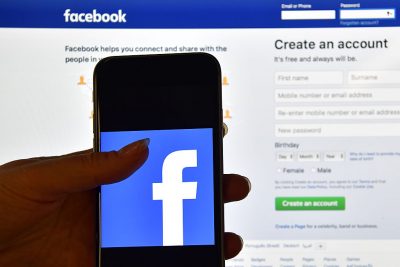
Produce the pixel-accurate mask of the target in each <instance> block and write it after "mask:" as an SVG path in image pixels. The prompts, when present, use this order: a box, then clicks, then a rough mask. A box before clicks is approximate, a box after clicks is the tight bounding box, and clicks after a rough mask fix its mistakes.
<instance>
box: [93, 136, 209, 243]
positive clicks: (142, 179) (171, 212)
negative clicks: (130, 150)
mask: <svg viewBox="0 0 400 267" xmlns="http://www.w3.org/2000/svg"><path fill="white" fill-rule="evenodd" d="M142 138H150V140H151V141H150V146H149V150H150V153H149V158H148V160H147V161H146V163H145V164H144V165H143V166H142V168H140V169H139V170H138V171H137V172H136V173H134V174H133V175H132V176H131V177H129V178H128V179H126V180H124V181H122V182H119V183H116V184H112V185H107V186H102V189H101V205H102V209H101V247H103V248H110V247H138V246H187V245H213V244H214V192H213V188H214V181H213V180H214V179H213V177H214V173H213V146H212V129H184V130H152V131H133V132H102V133H101V150H102V151H111V150H118V149H120V148H121V147H123V146H125V145H126V144H128V143H130V142H133V141H136V140H139V139H142Z"/></svg>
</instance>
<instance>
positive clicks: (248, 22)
mask: <svg viewBox="0 0 400 267" xmlns="http://www.w3.org/2000/svg"><path fill="white" fill-rule="evenodd" d="M399 9H400V1H393V0H379V1H376V0H360V1H348V0H346V1H345V0H343V1H340V0H305V1H304V2H299V1H287V0H246V1H243V0H170V1H165V0H145V1H143V0H142V1H139V0H131V1H126V0H113V1H109V0H92V1H78V0H57V1H53V0H36V1H33V0H3V1H2V3H1V7H0V27H3V28H5V27H18V28H132V29H141V28H169V29H171V28H327V27H395V26H400V22H399V19H398V16H397V15H396V14H397V12H398V11H399Z"/></svg>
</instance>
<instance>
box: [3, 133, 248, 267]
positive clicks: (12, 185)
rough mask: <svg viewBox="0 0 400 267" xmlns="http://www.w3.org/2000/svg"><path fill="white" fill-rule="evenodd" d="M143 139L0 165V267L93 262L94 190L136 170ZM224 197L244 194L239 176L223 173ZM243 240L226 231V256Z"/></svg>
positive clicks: (243, 182)
mask: <svg viewBox="0 0 400 267" xmlns="http://www.w3.org/2000/svg"><path fill="white" fill-rule="evenodd" d="M147 156H148V148H147V142H146V141H145V140H142V141H138V142H135V143H132V144H130V145H128V146H126V147H124V148H122V149H121V150H119V151H114V152H102V153H93V152H91V151H89V150H88V151H82V152H77V153H74V154H69V155H64V156H58V157H47V158H33V159H25V160H18V161H14V162H10V163H7V164H5V165H2V166H0V266H9V267H14V266H24V267H25V266H31V267H35V266H40V267H47V266H52V267H53V266H57V267H67V266H71V267H72V266H74V267H77V266H84V267H88V266H94V265H95V252H96V241H95V226H96V217H97V215H96V205H97V203H96V190H95V188H96V187H98V186H99V185H102V184H109V183H115V182H118V181H121V180H123V179H124V178H126V177H128V176H130V175H131V174H132V173H133V172H135V171H136V170H137V169H138V168H139V167H140V166H141V165H142V164H143V163H144V162H145V161H146V159H147ZM223 186H224V200H225V202H230V201H237V200H240V199H243V198H244V197H246V195H247V194H248V192H249V190H250V184H249V182H248V180H247V179H246V178H244V177H242V176H239V175H234V174H228V175H224V181H223ZM241 248H242V241H241V238H240V237H239V236H237V235H236V234H233V233H226V234H225V257H226V258H231V257H234V256H235V255H237V254H238V253H239V251H240V250H241Z"/></svg>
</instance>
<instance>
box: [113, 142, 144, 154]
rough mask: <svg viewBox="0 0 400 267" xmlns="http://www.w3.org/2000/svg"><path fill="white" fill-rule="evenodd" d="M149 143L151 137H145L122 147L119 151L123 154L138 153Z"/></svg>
mask: <svg viewBox="0 0 400 267" xmlns="http://www.w3.org/2000/svg"><path fill="white" fill-rule="evenodd" d="M149 144H150V139H149V138H145V139H142V140H139V141H136V142H134V143H131V144H129V145H127V146H124V147H123V148H121V149H120V150H119V151H118V153H120V154H121V155H131V154H136V153H138V152H141V151H143V150H145V149H146V148H147V147H148V146H149Z"/></svg>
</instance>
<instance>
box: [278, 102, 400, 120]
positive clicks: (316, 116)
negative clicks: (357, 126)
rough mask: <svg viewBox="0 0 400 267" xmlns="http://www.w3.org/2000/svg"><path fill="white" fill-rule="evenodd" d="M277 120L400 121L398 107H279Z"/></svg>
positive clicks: (399, 108) (399, 109) (399, 107)
mask: <svg viewBox="0 0 400 267" xmlns="http://www.w3.org/2000/svg"><path fill="white" fill-rule="evenodd" d="M275 119H277V120H367V119H400V105H397V106H329V107H326V106H317V107H315V106H312V107H305V106H300V107H277V108H275Z"/></svg>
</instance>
